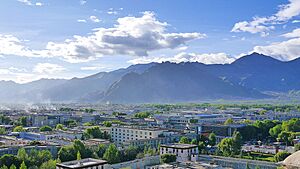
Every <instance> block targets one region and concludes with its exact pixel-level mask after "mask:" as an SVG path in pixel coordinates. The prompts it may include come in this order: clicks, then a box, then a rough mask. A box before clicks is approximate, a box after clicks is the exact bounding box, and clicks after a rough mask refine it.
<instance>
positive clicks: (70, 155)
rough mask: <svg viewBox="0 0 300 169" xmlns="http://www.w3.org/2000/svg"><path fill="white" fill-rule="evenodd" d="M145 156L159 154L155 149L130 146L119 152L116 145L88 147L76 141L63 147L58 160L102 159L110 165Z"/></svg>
mask: <svg viewBox="0 0 300 169" xmlns="http://www.w3.org/2000/svg"><path fill="white" fill-rule="evenodd" d="M145 154H150V155H154V154H157V151H156V150H155V149H151V148H150V147H147V146H145V147H144V148H138V147H134V146H129V147H127V148H125V149H123V150H119V149H118V148H117V147H116V146H115V145H114V144H110V145H104V144H100V145H99V146H98V147H86V146H85V145H84V144H83V143H82V142H81V141H80V140H75V141H74V143H73V144H72V145H69V146H64V147H62V148H61V149H60V150H59V152H58V159H59V160H60V161H62V162H65V161H72V160H76V159H78V157H79V156H80V158H97V159H99V158H101V159H105V160H107V161H108V163H110V164H114V163H119V162H124V161H130V160H134V159H136V158H142V157H144V155H145Z"/></svg>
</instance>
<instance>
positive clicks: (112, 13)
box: [107, 11, 118, 15]
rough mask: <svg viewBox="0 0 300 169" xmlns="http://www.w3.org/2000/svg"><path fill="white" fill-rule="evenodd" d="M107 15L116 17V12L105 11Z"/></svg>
mask: <svg viewBox="0 0 300 169" xmlns="http://www.w3.org/2000/svg"><path fill="white" fill-rule="evenodd" d="M107 14H109V15H117V14H118V11H107Z"/></svg>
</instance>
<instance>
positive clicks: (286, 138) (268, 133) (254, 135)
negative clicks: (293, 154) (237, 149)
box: [240, 119, 300, 145]
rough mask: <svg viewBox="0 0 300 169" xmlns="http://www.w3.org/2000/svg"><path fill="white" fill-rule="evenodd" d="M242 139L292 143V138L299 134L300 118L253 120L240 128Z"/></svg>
mask: <svg viewBox="0 0 300 169" xmlns="http://www.w3.org/2000/svg"><path fill="white" fill-rule="evenodd" d="M240 132H241V134H242V136H243V140H244V141H249V140H253V139H254V140H265V141H267V140H269V141H276V140H278V141H282V142H285V143H286V144H287V145H292V144H293V142H292V140H293V139H294V138H295V137H296V136H297V135H300V133H299V132H300V119H291V120H288V121H283V122H280V121H277V120H263V121H259V120H257V121H255V122H254V123H253V124H249V125H247V126H246V127H244V128H242V129H241V130H240Z"/></svg>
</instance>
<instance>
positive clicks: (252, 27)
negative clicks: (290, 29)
mask: <svg viewBox="0 0 300 169" xmlns="http://www.w3.org/2000/svg"><path fill="white" fill-rule="evenodd" d="M299 14H300V1H299V0H289V4H285V5H280V6H279V11H278V12H277V13H276V14H274V15H272V16H269V17H253V19H252V21H242V22H238V23H236V24H235V25H234V26H233V28H232V30H231V31H232V32H249V33H252V34H255V33H260V34H261V35H262V36H266V35H268V32H269V31H270V30H272V29H275V27H274V26H273V25H277V24H282V23H285V22H287V21H289V20H290V19H292V18H293V17H295V16H298V15H299Z"/></svg>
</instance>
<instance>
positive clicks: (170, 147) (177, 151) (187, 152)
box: [160, 144, 199, 162]
mask: <svg viewBox="0 0 300 169" xmlns="http://www.w3.org/2000/svg"><path fill="white" fill-rule="evenodd" d="M163 154H174V155H176V161H177V162H188V161H198V155H199V151H198V146H197V145H192V144H162V145H160V155H163Z"/></svg>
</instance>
